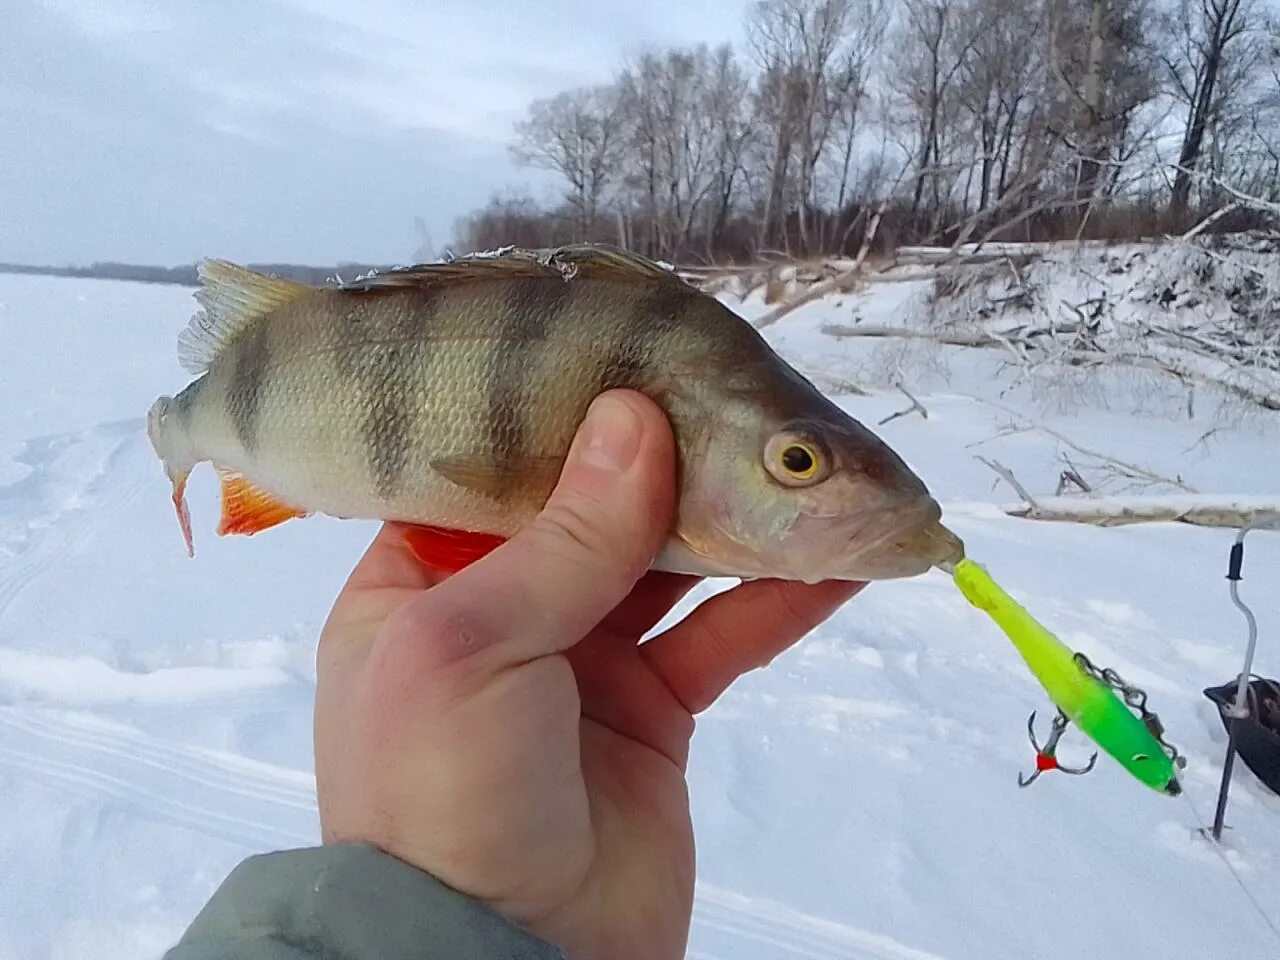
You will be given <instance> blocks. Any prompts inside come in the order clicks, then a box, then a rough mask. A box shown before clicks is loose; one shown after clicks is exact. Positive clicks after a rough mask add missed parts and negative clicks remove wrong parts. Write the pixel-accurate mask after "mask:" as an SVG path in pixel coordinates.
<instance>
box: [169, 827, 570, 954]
mask: <svg viewBox="0 0 1280 960" xmlns="http://www.w3.org/2000/svg"><path fill="white" fill-rule="evenodd" d="M232 957H234V958H235V960H320V958H325V960H328V958H332V957H342V958H343V960H366V958H368V960H373V958H377V960H446V958H447V960H564V955H563V954H562V953H561V952H560V951H559V950H558V949H557V948H555V947H553V946H551V945H550V944H548V943H545V942H543V941H541V940H539V939H537V938H535V937H533V936H532V935H530V934H529V933H526V932H525V931H524V930H522V929H520V928H519V927H517V926H516V925H515V924H513V923H512V922H511V921H509V920H507V919H505V918H503V917H501V916H499V915H498V914H497V913H495V912H494V911H492V910H490V909H489V908H488V907H485V906H484V905H482V904H480V903H478V902H477V901H475V900H472V899H470V898H468V897H465V896H463V895H462V894H460V893H458V892H457V891H455V890H453V889H451V888H450V887H447V886H445V885H444V884H442V883H441V882H440V881H438V880H436V879H435V878H434V877H432V876H430V875H429V874H426V873H423V872H422V871H420V870H417V869H415V868H414V867H412V866H410V865H409V864H407V863H405V862H403V861H401V860H397V859H396V858H394V857H391V856H388V855H387V854H384V853H382V852H381V851H379V850H377V849H376V848H374V847H371V846H364V845H358V844H341V845H335V846H328V847H314V848H309V849H305V850H288V851H283V852H280V853H269V854H264V855H262V856H256V857H250V858H249V859H247V860H245V861H244V862H242V863H241V864H240V865H239V866H237V867H236V868H235V869H234V870H233V871H232V872H231V874H230V875H229V876H228V877H227V879H226V880H225V881H223V883H222V886H221V887H219V888H218V890H217V891H216V892H215V893H214V895H213V897H212V898H211V899H210V901H209V902H208V903H207V904H206V905H205V907H204V909H203V910H201V912H200V913H199V915H198V916H197V917H196V918H195V920H194V921H192V923H191V926H190V927H189V928H188V929H187V932H186V933H185V934H184V935H183V937H182V939H181V940H180V941H179V942H178V944H177V945H176V946H174V947H173V949H171V950H170V951H169V952H168V953H166V954H165V960H229V958H232Z"/></svg>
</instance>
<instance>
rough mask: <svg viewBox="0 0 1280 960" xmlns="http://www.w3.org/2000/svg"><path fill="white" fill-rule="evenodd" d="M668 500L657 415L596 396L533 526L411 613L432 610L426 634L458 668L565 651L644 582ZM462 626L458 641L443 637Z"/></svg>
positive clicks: (621, 394)
mask: <svg viewBox="0 0 1280 960" xmlns="http://www.w3.org/2000/svg"><path fill="white" fill-rule="evenodd" d="M674 497H675V443H674V440H673V437H672V434H671V428H670V425H669V424H668V422H667V419H666V417H665V415H664V414H663V412H662V410H661V408H660V407H658V405H657V404H655V403H654V402H653V401H651V400H649V399H648V398H647V397H645V396H643V395H642V394H639V393H635V392H632V391H622V390H615V391H610V392H608V393H604V394H602V395H600V396H599V397H597V398H596V400H595V402H594V403H592V405H591V407H590V408H589V410H588V411H587V416H586V418H585V419H584V420H583V423H582V425H581V426H580V427H579V429H578V432H577V434H576V436H575V437H574V441H573V444H572V445H571V447H570V450H569V454H568V456H567V458H566V460H565V465H564V467H563V469H562V471H561V474H560V479H559V481H558V483H557V485H556V487H555V490H554V491H553V492H552V494H551V496H550V498H549V499H548V500H547V502H546V504H545V506H544V507H543V509H542V510H541V511H540V512H539V514H538V515H537V516H536V517H535V518H534V519H533V520H532V521H531V522H530V523H529V524H528V525H526V526H525V527H524V528H523V529H522V530H521V531H520V532H519V533H517V534H516V535H515V536H514V537H512V538H511V539H510V540H509V541H508V542H506V543H504V544H502V545H501V546H499V547H498V548H497V549H495V550H494V551H492V552H491V553H489V554H488V555H487V556H485V557H483V558H482V559H480V560H478V561H476V562H475V563H473V564H471V565H470V566H468V567H466V568H465V569H463V570H461V571H460V572H458V573H456V574H454V575H453V576H452V577H449V578H448V579H447V580H445V581H444V582H443V583H440V584H438V585H436V586H435V587H433V588H432V589H431V590H430V591H428V592H427V594H426V595H424V596H423V597H422V598H421V600H420V601H419V603H420V604H423V605H426V606H428V607H430V608H431V609H432V615H431V617H430V619H431V620H432V621H433V625H434V626H437V627H440V626H445V629H444V636H443V637H440V639H441V640H443V641H444V643H445V645H446V647H451V648H452V653H453V654H455V655H456V657H461V656H465V655H470V654H475V653H479V652H480V651H481V650H486V649H488V650H491V651H492V655H494V656H495V657H496V658H497V660H498V661H500V665H501V664H502V663H508V664H509V663H518V662H522V661H526V660H532V659H535V658H537V657H541V656H546V655H548V654H551V653H556V652H559V651H561V650H566V649H568V648H569V647H571V646H573V645H574V644H575V643H577V642H578V641H579V640H580V639H582V637H583V636H584V635H585V634H586V633H587V632H588V631H590V630H591V629H592V628H593V627H595V626H596V624H598V623H599V622H600V621H601V620H602V619H603V618H604V617H605V616H606V615H607V614H608V613H610V612H611V611H612V610H613V608H614V607H616V606H617V605H618V604H619V603H620V602H621V601H622V600H623V599H625V597H626V596H627V594H628V593H630V591H631V589H632V588H633V587H634V586H635V584H636V582H637V581H638V580H639V579H640V578H641V577H642V576H643V575H644V573H645V572H646V571H647V570H648V568H649V565H650V564H651V563H652V561H653V558H654V556H655V555H656V554H657V552H658V550H659V549H660V548H661V546H662V543H663V541H664V540H665V539H666V536H667V533H668V530H669V526H670V521H671V517H672V513H673V509H674ZM442 615H443V617H444V621H443V623H442V621H441V620H440V619H438V618H439V617H441V616H442ZM446 624H447V625H448V626H446ZM459 624H465V636H452V637H451V634H456V633H458V631H459V629H460V628H459ZM436 632H437V631H435V630H433V631H432V632H431V633H429V634H428V635H433V634H436ZM433 645H434V644H433ZM435 653H436V654H437V655H444V657H445V658H446V659H455V658H456V657H455V656H450V651H449V650H447V649H441V648H440V647H437V649H436V651H435Z"/></svg>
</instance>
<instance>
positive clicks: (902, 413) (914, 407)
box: [877, 384, 929, 427]
mask: <svg viewBox="0 0 1280 960" xmlns="http://www.w3.org/2000/svg"><path fill="white" fill-rule="evenodd" d="M897 386H898V389H899V390H901V391H902V392H903V393H904V394H906V397H907V399H908V400H910V401H911V406H909V407H907V408H906V409H905V410H899V411H898V412H897V413H891V414H889V415H888V416H887V417H885V418H884V419H883V420H881V421H880V422H879V423H878V424H877V426H880V427H883V426H884V425H885V424H886V423H888V422H889V421H891V420H897V419H898V418H899V417H908V416H910V415H911V414H913V413H919V414H920V417H921V419H924V420H928V419H929V411H928V410H926V409H925V407H924V404H922V403H921V402H920V401H919V400H917V399H916V398H915V397H913V396H912V395H911V394H910V393H909V392H908V391H907V388H906V387H904V386H903V385H902V384H898V385H897Z"/></svg>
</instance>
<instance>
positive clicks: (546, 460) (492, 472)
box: [431, 456, 564, 499]
mask: <svg viewBox="0 0 1280 960" xmlns="http://www.w3.org/2000/svg"><path fill="white" fill-rule="evenodd" d="M563 467H564V457H551V456H546V457H539V456H527V457H508V458H506V459H505V460H503V461H501V462H499V461H494V460H489V459H487V458H483V457H467V456H457V457H440V458H439V459H436V460H432V461H431V468H432V469H433V470H435V471H436V472H437V473H439V474H440V475H441V476H442V477H444V478H445V479H446V480H449V481H450V482H451V483H456V484H457V485H458V486H460V487H463V488H465V489H467V490H470V491H472V492H473V493H478V494H481V495H482V496H486V497H492V498H494V499H498V498H500V497H503V496H504V495H507V494H509V493H511V492H512V491H521V492H524V493H527V494H528V495H530V496H535V497H541V498H542V499H545V498H546V497H547V496H548V495H549V494H550V493H551V490H552V488H553V487H555V485H556V481H557V480H559V479H560V471H561V469H563Z"/></svg>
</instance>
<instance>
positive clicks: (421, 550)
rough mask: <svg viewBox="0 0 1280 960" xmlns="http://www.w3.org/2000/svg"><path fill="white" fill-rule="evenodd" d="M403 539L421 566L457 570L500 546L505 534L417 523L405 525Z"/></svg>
mask: <svg viewBox="0 0 1280 960" xmlns="http://www.w3.org/2000/svg"><path fill="white" fill-rule="evenodd" d="M404 540H405V543H406V544H408V547H409V549H410V550H411V551H413V555H414V556H415V557H417V558H418V561H419V562H420V563H422V564H423V565H424V566H428V567H431V568H432V569H434V570H443V571H444V572H445V573H457V572H458V571H459V570H461V569H463V568H464V567H467V566H470V565H471V564H473V563H475V562H476V561H477V560H479V559H480V558H481V557H483V556H485V555H486V554H488V553H489V552H490V551H491V550H493V549H494V548H495V547H499V546H501V545H502V544H503V543H505V542H506V537H499V536H497V535H495V534H492V533H468V532H467V531H465V530H447V529H445V528H444V527H426V526H420V525H416V526H411V527H407V528H406V529H405V531H404Z"/></svg>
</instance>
